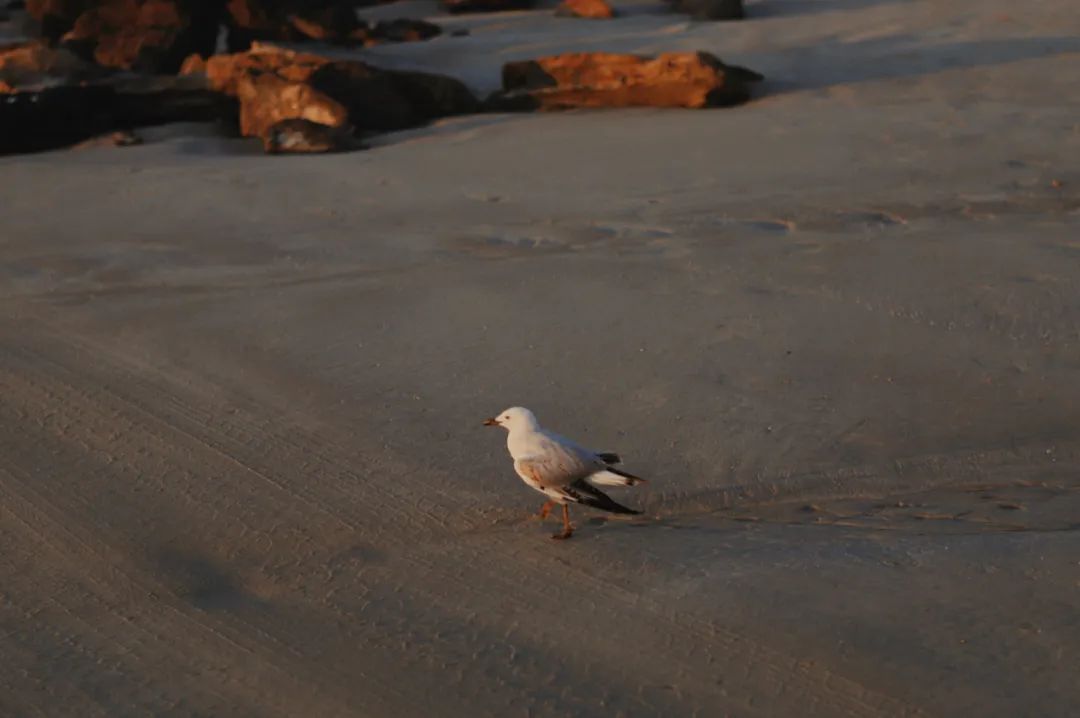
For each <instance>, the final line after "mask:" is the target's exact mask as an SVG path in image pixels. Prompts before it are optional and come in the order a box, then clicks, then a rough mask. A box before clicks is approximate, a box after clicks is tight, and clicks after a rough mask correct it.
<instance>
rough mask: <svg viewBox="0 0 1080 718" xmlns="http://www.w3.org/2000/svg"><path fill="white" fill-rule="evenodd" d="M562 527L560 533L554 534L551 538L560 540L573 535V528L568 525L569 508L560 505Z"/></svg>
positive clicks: (565, 505)
mask: <svg viewBox="0 0 1080 718" xmlns="http://www.w3.org/2000/svg"><path fill="white" fill-rule="evenodd" d="M562 525H563V529H562V533H561V534H554V535H552V537H551V538H553V539H558V540H562V539H568V538H570V537H571V536H573V535H574V527H573V526H571V525H570V507H569V506H568V505H567V504H563V505H562Z"/></svg>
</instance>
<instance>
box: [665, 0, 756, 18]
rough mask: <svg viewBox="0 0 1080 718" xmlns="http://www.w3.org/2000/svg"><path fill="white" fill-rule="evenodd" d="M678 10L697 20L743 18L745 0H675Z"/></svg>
mask: <svg viewBox="0 0 1080 718" xmlns="http://www.w3.org/2000/svg"><path fill="white" fill-rule="evenodd" d="M673 7H674V9H675V11H676V12H681V13H686V14H687V15H689V16H690V17H692V18H695V19H697V20H742V19H743V18H744V17H746V13H745V11H744V10H743V0H674V3H673Z"/></svg>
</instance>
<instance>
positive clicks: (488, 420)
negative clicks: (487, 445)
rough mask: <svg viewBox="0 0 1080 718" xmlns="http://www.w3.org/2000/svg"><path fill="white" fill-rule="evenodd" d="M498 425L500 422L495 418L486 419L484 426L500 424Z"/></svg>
mask: <svg viewBox="0 0 1080 718" xmlns="http://www.w3.org/2000/svg"><path fill="white" fill-rule="evenodd" d="M498 425H499V422H497V421H495V419H484V426H498Z"/></svg>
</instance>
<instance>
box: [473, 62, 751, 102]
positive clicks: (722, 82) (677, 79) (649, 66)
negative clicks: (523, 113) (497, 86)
mask: <svg viewBox="0 0 1080 718" xmlns="http://www.w3.org/2000/svg"><path fill="white" fill-rule="evenodd" d="M761 79H763V78H762V76H761V75H759V74H758V73H756V72H753V71H752V70H747V69H746V68H742V67H737V66H734V65H725V64H724V63H723V62H721V61H720V60H719V59H717V58H716V57H714V56H713V55H710V54H709V53H707V52H685V53H667V54H663V55H660V56H658V57H655V58H650V57H641V56H638V55H615V54H609V53H572V54H567V55H556V56H553V57H545V58H540V59H538V60H528V61H524V62H511V63H508V64H506V65H504V66H503V72H502V83H503V89H502V91H501V92H499V93H496V94H495V95H493V96H492V97H491V98H490V99H489V101H488V104H489V107H490V108H491V109H495V110H560V109H570V108H577V107H690V108H698V107H717V106H724V105H734V104H738V103H741V102H745V101H746V100H748V99H749V98H750V85H751V84H752V83H753V82H756V81H759V80H761Z"/></svg>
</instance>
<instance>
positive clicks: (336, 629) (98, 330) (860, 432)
mask: <svg viewBox="0 0 1080 718" xmlns="http://www.w3.org/2000/svg"><path fill="white" fill-rule="evenodd" d="M616 5H617V6H618V4H617V3H616ZM433 7H434V6H433V5H430V4H421V3H414V4H407V5H400V4H397V5H391V6H387V7H382V8H379V9H377V10H375V11H372V14H373V15H400V14H402V12H406V11H408V12H413V13H414V14H416V15H418V16H426V17H432V16H433V14H434V11H433ZM627 7H628V9H629V12H628V14H627V16H626V17H624V18H623V19H621V20H616V21H611V22H587V21H575V20H572V19H562V18H559V19H556V18H553V17H550V16H549V15H550V8H547V9H543V10H538V11H535V12H522V13H510V14H507V15H489V16H481V17H473V18H454V19H449V20H447V19H444V18H439V20H441V21H444V22H446V23H447V24H448V26H449V27H451V28H454V27H458V26H468V27H470V28H472V34H471V35H470V36H469V37H466V38H451V37H444V38H440V39H438V40H435V41H432V42H430V43H417V44H410V45H399V46H393V47H390V46H383V47H379V48H376V49H375V50H373V51H371V53H372V54H373V55H374V56H375V59H376V61H377V62H383V63H384V64H388V65H394V66H403V67H421V68H427V69H436V70H440V71H444V72H448V73H451V74H456V75H459V76H461V77H463V78H464V79H466V80H467V81H468V82H470V84H471V85H472V86H473V87H474V88H475V89H477V90H478V91H486V90H490V89H492V88H493V87H494V83H495V82H497V77H498V74H497V71H498V67H499V64H500V63H501V62H503V61H506V60H509V59H519V58H522V57H530V56H535V55H540V54H547V53H549V52H557V51H563V50H570V49H603V50H618V51H635V52H657V51H661V50H675V49H704V50H709V51H712V52H714V53H715V54H717V55H718V56H720V57H721V58H723V59H724V60H725V61H728V62H732V63H737V64H743V65H746V66H748V67H751V68H753V69H755V70H759V71H761V72H763V73H764V74H765V75H766V76H767V78H768V81H767V83H766V86H765V88H764V93H763V96H762V97H761V98H760V99H758V100H756V101H754V102H753V103H751V104H749V105H747V106H744V107H741V108H736V109H724V110H716V111H697V112H691V111H686V112H682V111H650V110H640V111H619V112H574V113H567V114H558V115H555V114H546V115H518V116H512V115H492V116H482V117H467V118H459V119H454V120H449V121H444V122H440V123H438V124H436V125H435V126H432V127H428V128H423V129H419V130H415V131H410V132H405V133H397V134H392V135H387V136H383V137H381V138H379V139H378V140H377V141H376V142H375V143H374V144H375V147H374V149H372V150H370V151H367V152H362V153H354V154H346V155H335V156H323V157H290V158H272V157H264V156H261V155H260V154H259V150H258V143H257V142H250V141H245V140H226V139H222V138H220V137H217V136H216V135H214V134H213V133H212V132H211V131H210V130H208V129H207V128H200V127H196V126H173V127H166V128H161V129H158V130H153V131H148V132H146V133H145V135H146V140H147V141H146V143H145V144H143V145H141V146H136V147H129V148H112V147H102V146H88V147H84V148H81V149H74V150H67V151H61V152H51V153H45V154H40V155H33V156H24V157H9V158H4V159H2V160H0V177H3V179H4V180H5V182H4V188H5V189H4V192H3V209H4V211H3V214H4V222H3V232H2V233H0V397H2V399H0V545H2V546H3V547H4V550H3V551H2V552H0V631H2V632H3V635H4V636H5V640H4V642H3V648H0V676H3V678H2V679H0V713H2V714H4V715H11V716H33V715H47V716H65V715H71V716H97V715H101V716H129V715H130V716H138V715H158V716H223V715H236V716H297V715H319V716H328V717H329V716H375V717H382V716H430V715H453V716H457V715H471V716H477V715H507V716H510V715H521V716H525V715H531V716H578V715H580V716H592V715H626V716H652V715H671V716H690V715H699V716H719V715H730V716H778V715H802V716H848V715H852V716H856V715H857V716H902V715H927V716H957V715H983V716H1016V715H1039V716H1067V715H1070V714H1073V713H1075V707H1076V706H1077V705H1078V704H1080V688H1078V686H1077V682H1076V678H1075V675H1076V670H1075V667H1076V666H1077V665H1080V613H1078V612H1077V611H1076V610H1075V608H1076V595H1077V590H1078V588H1080V564H1078V563H1077V557H1078V556H1080V478H1078V476H1080V474H1078V471H1077V470H1078V468H1080V429H1078V427H1080V403H1078V400H1080V359H1078V357H1080V330H1078V327H1080V302H1078V300H1077V297H1080V270H1078V264H1077V262H1078V260H1080V241H1078V239H1077V237H1080V171H1078V169H1077V168H1078V166H1080V164H1078V162H1077V160H1078V159H1080V120H1078V119H1077V118H1080V112H1078V110H1080V100H1078V99H1077V97H1076V93H1075V87H1074V85H1075V78H1076V77H1077V76H1078V75H1080V38H1078V36H1077V32H1076V30H1077V25H1076V21H1075V12H1074V9H1073V8H1072V7H1071V6H1070V3H1067V2H1063V1H1062V0H1055V1H1053V2H1049V1H1048V2H1038V3H1030V4H1028V5H1026V6H1024V7H1023V8H1022V11H1021V9H1020V8H1018V7H1016V6H1015V4H1014V3H1005V2H1003V0H990V1H989V2H985V1H984V2H974V0H963V1H961V2H954V3H948V4H942V3H927V2H882V1H874V0H858V1H857V0H850V1H840V0H837V1H836V2H828V1H826V0H820V1H817V2H814V1H811V0H807V1H806V2H780V1H779V0H778V1H777V2H762V3H757V4H754V3H750V4H749V5H748V7H749V9H750V15H751V19H748V20H747V21H744V22H740V23H721V24H710V23H691V22H688V21H686V20H685V18H681V17H679V16H675V15H666V14H660V12H659V8H658V7H657V6H653V5H647V4H642V5H630V6H627ZM513 404H522V405H525V406H529V407H530V408H532V409H533V410H534V411H536V413H537V414H538V416H539V417H540V419H541V421H543V422H544V423H545V424H547V425H550V426H551V427H552V428H554V429H556V430H558V431H560V432H561V433H564V434H566V435H569V436H573V437H575V438H578V439H580V440H582V441H583V442H586V443H589V444H590V445H593V446H596V447H597V448H599V449H610V450H616V451H619V452H620V453H621V454H622V455H623V457H624V459H625V461H626V468H627V469H628V470H631V471H633V472H635V473H640V474H642V475H644V476H647V477H649V478H650V479H651V481H650V483H649V484H647V485H646V486H645V487H643V490H636V489H635V490H633V491H623V492H619V493H618V494H617V498H618V499H619V500H620V501H625V502H626V503H628V504H629V505H631V506H635V507H638V508H642V509H643V510H644V511H645V514H644V515H643V516H642V517H638V518H633V519H630V520H625V519H610V518H608V517H602V516H597V515H595V514H592V513H588V512H586V511H578V512H576V513H575V520H576V523H577V525H578V527H579V531H578V533H577V534H576V535H575V537H574V538H573V540H571V541H567V542H553V541H550V540H549V539H548V538H547V536H548V535H549V534H550V533H551V532H552V531H553V530H554V529H555V528H556V525H555V523H551V524H549V525H547V526H541V525H540V524H539V523H538V522H536V521H535V520H530V519H529V518H528V515H529V514H530V513H531V512H535V511H536V509H538V508H539V504H540V503H541V501H540V500H539V495H537V494H534V493H533V492H531V491H530V490H529V489H527V488H526V487H525V486H524V485H523V484H522V483H521V482H520V481H519V480H518V479H517V477H516V476H515V475H514V474H513V472H512V469H511V466H510V463H509V460H508V458H507V456H506V453H505V449H504V444H503V441H504V438H503V436H502V435H501V433H498V432H495V431H493V430H491V429H485V428H484V427H482V426H480V420H481V419H483V418H484V417H486V416H489V415H491V414H492V413H493V412H496V411H498V410H500V409H502V408H504V407H506V406H508V405H513Z"/></svg>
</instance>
